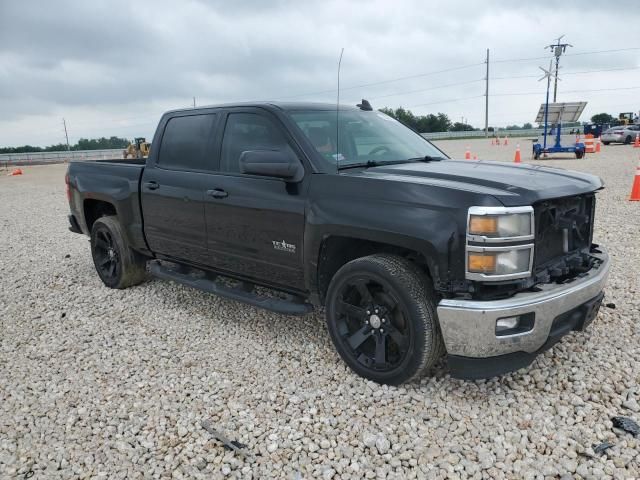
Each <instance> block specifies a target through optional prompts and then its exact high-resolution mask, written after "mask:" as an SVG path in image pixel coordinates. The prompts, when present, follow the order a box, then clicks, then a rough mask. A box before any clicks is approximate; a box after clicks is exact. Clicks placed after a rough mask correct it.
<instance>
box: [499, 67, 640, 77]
mask: <svg viewBox="0 0 640 480" xmlns="http://www.w3.org/2000/svg"><path fill="white" fill-rule="evenodd" d="M638 69H640V67H622V68H603V69H599V70H582V71H579V72H564V73H563V74H562V75H581V74H584V73H600V72H619V71H623V70H638ZM538 77H539V75H512V76H507V77H491V80H511V79H514V78H538Z"/></svg>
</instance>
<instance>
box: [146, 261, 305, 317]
mask: <svg viewBox="0 0 640 480" xmlns="http://www.w3.org/2000/svg"><path fill="white" fill-rule="evenodd" d="M178 268H179V269H180V270H181V271H177V270H175V269H172V268H170V267H168V266H166V265H163V264H162V263H161V262H160V261H158V260H152V261H151V262H149V271H150V272H151V274H152V275H154V276H156V277H158V278H162V279H164V280H173V281H174V282H178V283H181V284H183V285H187V286H189V287H192V288H197V289H198V290H202V291H204V292H209V293H214V294H216V295H220V296H221V297H226V298H230V299H232V300H236V301H238V302H243V303H248V304H249V305H253V306H255V307H259V308H264V309H265V310H271V311H272V312H277V313H281V314H283V315H306V314H307V313H310V312H312V311H313V306H312V305H311V304H309V303H304V301H303V300H302V299H301V298H299V297H295V296H293V295H290V296H289V297H290V298H287V299H281V298H275V297H266V296H263V295H259V294H257V293H255V292H254V291H253V288H252V287H253V286H251V285H247V284H244V285H243V286H242V287H230V286H228V285H225V284H224V283H222V282H220V281H218V280H216V279H211V278H206V277H198V276H195V275H192V274H190V273H189V272H188V270H187V271H185V270H184V269H182V268H180V267H178ZM248 286H249V287H250V288H247V287H248Z"/></svg>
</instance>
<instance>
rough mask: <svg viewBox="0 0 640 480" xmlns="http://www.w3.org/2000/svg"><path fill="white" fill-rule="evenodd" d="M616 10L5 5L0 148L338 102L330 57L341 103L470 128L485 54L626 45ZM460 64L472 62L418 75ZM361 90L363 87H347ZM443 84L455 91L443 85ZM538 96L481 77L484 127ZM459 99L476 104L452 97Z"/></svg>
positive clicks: (414, 3)
mask: <svg viewBox="0 0 640 480" xmlns="http://www.w3.org/2000/svg"><path fill="white" fill-rule="evenodd" d="M617 5H618V7H619V8H618V9H616V12H613V11H611V9H609V8H606V7H601V8H598V7H596V8H593V7H592V8H588V9H587V8H584V4H583V2H577V1H575V2H563V3H562V5H561V6H560V7H558V6H557V5H556V3H555V2H537V3H536V6H535V8H532V7H531V6H530V5H528V4H523V3H517V2H508V1H502V0H494V1H487V2H482V3H477V4H470V3H469V2H466V1H462V0H450V1H448V2H446V3H443V2H424V1H418V0H399V1H394V2H390V1H382V0H376V1H351V2H338V1H335V0H328V1H322V2H321V1H313V2H296V1H292V0H291V1H285V0H280V1H275V2H274V1H270V2H263V1H258V0H252V1H237V2H228V1H205V0H202V1H181V2H175V1H166V0H160V1H151V0H140V1H124V0H116V1H92V2H81V1H70V0H60V1H57V2H55V3H53V2H47V1H45V0H39V1H30V2H2V3H1V4H0V145H9V144H14V145H15V144H20V143H26V142H27V141H30V143H36V144H47V143H57V142H58V141H59V123H60V118H61V117H63V116H64V117H65V118H67V120H68V122H69V125H70V132H71V137H72V139H77V137H80V136H85V137H86V136H92V135H93V136H95V135H102V134H104V135H107V134H119V135H123V136H128V137H133V136H137V135H138V134H143V135H146V136H148V137H150V136H151V135H152V133H153V121H154V120H153V119H156V118H158V116H159V114H160V113H161V112H162V111H163V110H165V109H168V108H175V107H182V106H186V105H189V104H190V103H191V101H192V97H194V96H195V97H196V98H197V101H198V103H199V104H203V103H217V102H228V101H240V100H242V101H244V100H263V99H279V98H285V97H294V99H301V100H320V101H335V91H333V90H334V89H335V85H336V68H337V60H338V55H339V52H340V48H342V47H344V48H345V56H344V60H343V64H342V78H341V84H342V85H343V86H344V87H346V88H347V89H345V91H344V92H343V95H342V98H343V99H344V100H345V102H350V103H351V102H354V101H356V100H358V99H360V98H363V97H364V98H371V99H372V103H373V104H374V106H376V107H381V106H392V107H395V106H399V105H402V106H405V107H408V108H412V107H413V108H412V109H414V110H415V111H416V112H417V113H421V114H424V113H428V112H432V111H443V112H445V113H447V114H449V115H450V116H451V117H452V118H453V119H454V120H458V119H459V118H460V117H461V116H464V117H465V118H468V119H469V121H471V122H472V123H473V124H475V125H476V126H482V123H483V118H484V110H483V109H484V100H483V98H481V95H482V94H483V93H484V82H483V81H482V79H483V78H484V75H485V72H484V65H483V64H482V62H483V60H484V56H485V52H486V49H487V48H490V49H491V56H492V59H494V60H500V59H502V60H504V59H518V58H530V57H542V56H545V55H549V52H548V51H545V50H544V46H545V45H546V44H548V43H550V42H551V41H552V40H553V38H555V37H557V36H558V35H559V34H562V33H565V34H566V37H565V38H566V39H567V40H568V41H569V42H571V43H572V44H574V45H575V47H574V48H573V49H572V50H571V49H570V51H569V52H567V53H572V51H573V52H574V53H577V52H580V51H582V52H585V51H594V50H606V49H618V48H624V47H634V46H636V45H634V44H633V41H632V40H623V38H624V39H626V38H629V37H626V36H625V37H621V36H620V35H619V32H633V31H635V30H636V29H637V24H638V20H640V11H636V9H634V8H632V7H633V6H634V5H635V4H634V3H632V2H625V1H621V2H618V4H617ZM625 5H627V6H626V7H625ZM620 11H624V12H625V13H624V15H622V14H620V13H617V12H620ZM568 20H571V21H568ZM638 53H639V51H626V52H617V53H610V54H599V55H583V56H580V55H574V56H571V55H567V56H566V57H564V58H563V59H562V65H563V70H564V71H565V72H568V73H570V72H576V71H582V70H595V69H611V68H620V67H628V68H632V67H638V66H639V65H640V63H639V62H638V59H639V55H638ZM545 62H546V61H545V60H543V59H539V60H538V59H536V60H530V61H523V62H502V63H499V62H496V63H492V64H491V76H492V77H512V76H523V75H537V74H538V73H539V70H538V69H537V66H538V65H543V64H545ZM461 65H474V66H473V67H469V68H467V69H463V70H455V71H450V72H444V73H440V74H434V75H423V76H417V75H419V74H422V73H428V72H434V71H442V70H446V69H450V68H454V67H458V66H461ZM637 73H638V72H637V71H634V70H619V71H616V72H601V73H593V74H590V75H586V74H584V75H580V74H576V75H566V76H565V77H564V80H563V82H561V86H560V92H562V91H563V90H565V91H568V90H581V89H582V90H583V89H588V88H592V89H596V88H607V87H612V86H613V87H615V86H632V85H635V84H636V83H637V82H636V81H635V79H636V78H637ZM409 76H412V77H413V78H408V79H405V80H402V81H395V82H387V83H379V82H383V81H385V80H389V79H395V78H398V77H409ZM465 82H468V83H465ZM461 83H465V84H464V85H459V84H461ZM364 84H376V85H369V86H367V87H358V88H349V87H353V86H358V85H364ZM448 84H458V85H454V86H451V87H446V88H441V87H442V86H443V85H448ZM638 86H640V84H638ZM434 87H440V88H434ZM543 90H544V87H543V86H542V84H540V83H538V82H537V81H536V78H534V77H531V78H520V79H505V80H494V81H492V82H491V88H490V93H491V94H495V95H496V96H495V97H490V122H491V123H492V124H494V125H505V124H507V123H523V122H526V121H532V117H533V116H534V115H535V113H536V111H537V109H538V106H539V104H540V102H541V101H542V99H543V98H542V95H540V96H535V95H533V96H498V95H504V94H506V93H522V92H538V91H543ZM318 92H322V93H318ZM405 92H413V93H405ZM395 94H398V95H395ZM469 97H477V98H475V99H468V100H464V101H456V99H460V98H469ZM634 98H637V92H634V91H621V92H601V93H596V92H593V93H584V94H580V93H576V94H567V95H566V96H562V95H561V96H560V97H559V99H560V100H567V101H568V100H588V101H589V107H588V110H587V112H585V116H584V118H586V116H587V115H589V114H590V112H591V110H593V112H592V113H595V110H594V109H596V110H597V109H600V110H608V111H610V112H611V113H617V110H618V109H620V110H621V111H626V110H637V109H638V108H640V106H638V105H636V104H634V103H633V99H634ZM376 99H377V100H376ZM419 105H423V106H419ZM620 105H627V106H626V107H619V106H620ZM414 106H417V107H414ZM589 109H591V110H589ZM130 118H145V122H146V123H145V124H144V125H142V124H141V123H140V122H138V123H135V122H131V121H127V119H130ZM47 132H49V133H47ZM102 132H104V133H102Z"/></svg>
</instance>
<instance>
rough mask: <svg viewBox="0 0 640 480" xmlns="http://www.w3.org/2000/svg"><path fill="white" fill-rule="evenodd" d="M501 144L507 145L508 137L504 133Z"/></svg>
mask: <svg viewBox="0 0 640 480" xmlns="http://www.w3.org/2000/svg"><path fill="white" fill-rule="evenodd" d="M503 145H509V138H508V137H507V136H506V135H505V136H504V143H503Z"/></svg>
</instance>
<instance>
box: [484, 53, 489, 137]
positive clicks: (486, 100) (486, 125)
mask: <svg viewBox="0 0 640 480" xmlns="http://www.w3.org/2000/svg"><path fill="white" fill-rule="evenodd" d="M485 63H486V64H487V76H486V77H485V80H486V84H485V89H484V136H485V138H488V137H489V49H488V48H487V59H486V60H485Z"/></svg>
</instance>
